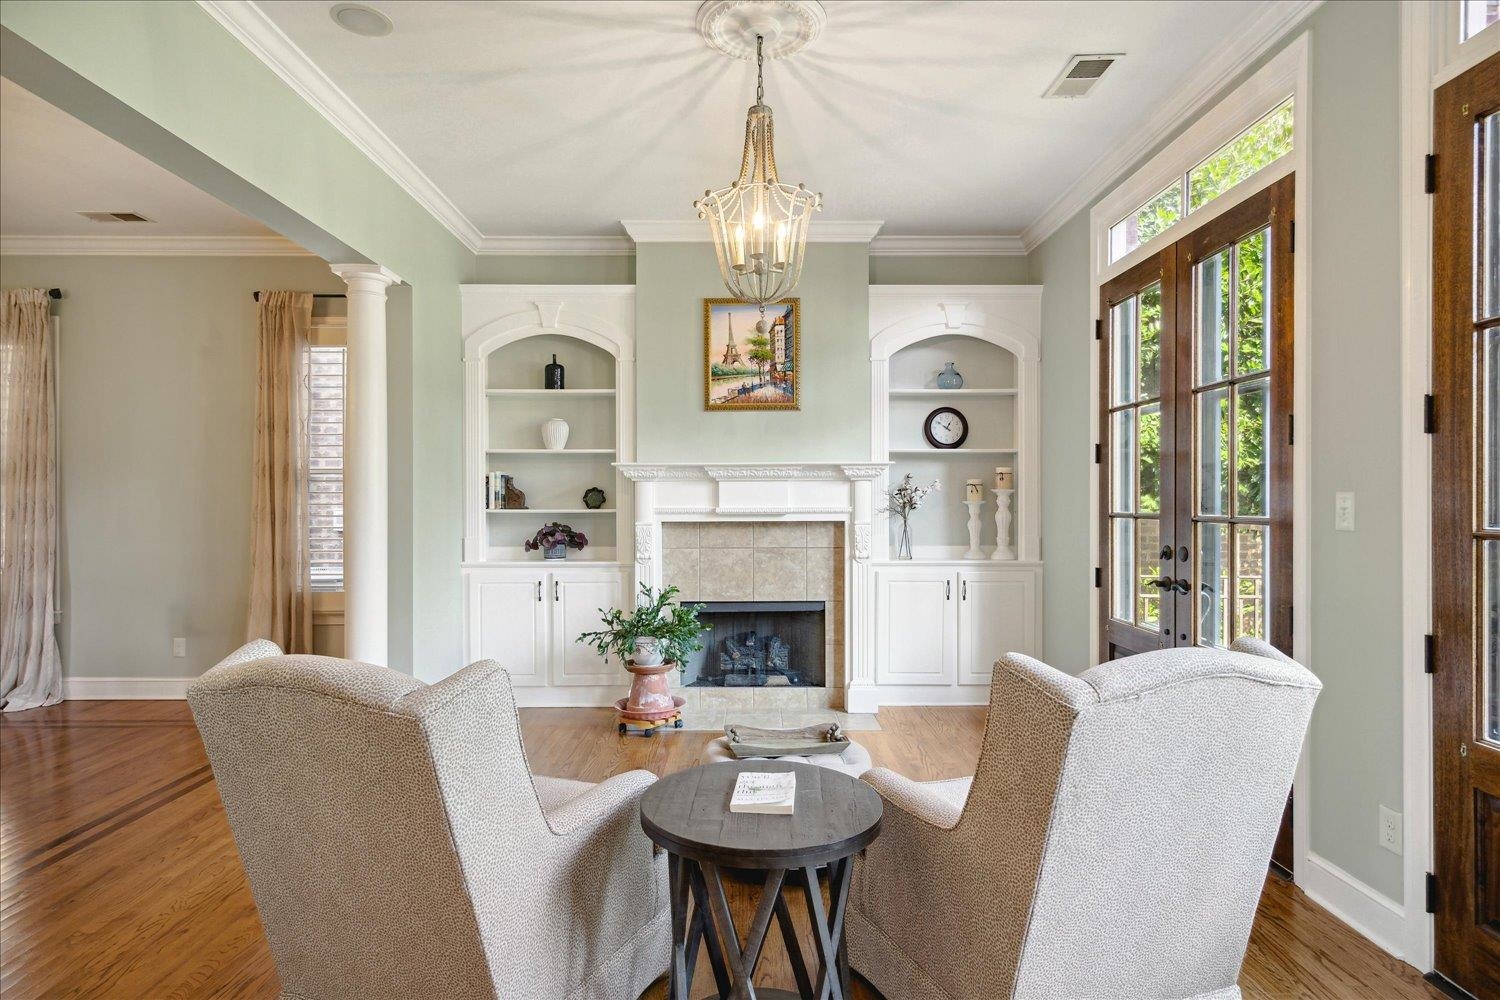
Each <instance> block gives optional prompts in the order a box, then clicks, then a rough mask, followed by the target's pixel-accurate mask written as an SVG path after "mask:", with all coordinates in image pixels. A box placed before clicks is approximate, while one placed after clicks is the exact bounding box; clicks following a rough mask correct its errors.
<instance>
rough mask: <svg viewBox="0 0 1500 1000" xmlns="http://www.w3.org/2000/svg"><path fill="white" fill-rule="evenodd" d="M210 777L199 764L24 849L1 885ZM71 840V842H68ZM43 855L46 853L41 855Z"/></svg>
mask: <svg viewBox="0 0 1500 1000" xmlns="http://www.w3.org/2000/svg"><path fill="white" fill-rule="evenodd" d="M213 778H214V776H213V772H212V770H211V769H210V768H209V765H207V764H204V765H202V766H200V767H196V768H194V769H193V770H191V771H189V772H188V773H186V774H184V775H182V776H180V777H178V778H174V779H173V780H171V781H169V782H167V783H166V784H165V785H162V786H160V787H159V788H155V789H152V790H151V791H149V792H146V793H145V794H143V795H138V796H136V797H135V798H133V799H131V800H130V801H129V802H126V803H125V804H124V805H122V806H119V807H118V808H116V809H112V810H110V811H109V812H107V813H105V814H104V815H103V816H99V817H96V818H95V819H92V820H90V821H89V822H87V823H84V824H82V825H80V826H77V827H74V828H73V829H71V830H69V831H68V832H67V833H64V834H62V835H61V836H58V837H55V838H53V839H52V840H50V841H48V842H47V843H45V844H42V845H41V846H39V847H34V848H32V849H31V850H29V851H27V852H26V853H25V854H23V855H21V856H20V857H19V858H17V859H16V860H15V861H14V862H12V866H13V867H12V870H11V873H10V874H9V875H8V876H7V877H6V878H5V880H4V881H3V882H0V888H4V889H7V890H9V889H11V888H14V887H15V885H16V883H17V882H19V881H20V880H21V879H23V878H25V877H26V876H28V875H33V874H35V873H36V872H39V871H41V870H42V869H44V868H47V867H48V866H50V865H53V864H55V863H57V862H58V861H61V860H62V859H63V858H66V857H68V856H69V855H71V854H73V853H74V852H76V851H78V850H81V849H82V848H84V847H87V846H88V845H89V844H92V843H94V842H95V841H97V840H98V839H99V838H101V837H105V836H108V835H109V834H111V833H114V832H115V831H116V830H118V829H120V828H121V827H123V826H127V825H129V824H130V823H133V822H135V821H136V820H138V819H140V818H141V817H142V816H145V815H148V814H149V813H152V812H154V811H155V810H157V809H159V808H161V807H162V806H164V805H166V804H167V803H168V802H171V801H172V800H173V799H177V798H180V797H181V796H183V795H186V794H187V793H188V792H191V791H192V790H193V789H195V788H198V787H200V786H202V785H204V784H205V783H207V782H210V781H212V780H213ZM111 820H116V822H110V821H111ZM104 823H109V826H107V827H105V828H104V829H102V830H99V831H98V832H96V833H94V834H93V835H91V836H89V837H86V838H84V839H83V840H75V839H74V838H77V837H81V836H82V835H83V834H85V833H88V832H89V831H90V830H93V829H94V828H95V827H97V826H100V825H101V824H104ZM70 841H73V842H72V843H69V842H70ZM59 847H62V848H64V849H63V850H60V851H58V850H57V849H58V848H59ZM52 851H56V852H57V853H55V854H49V852H52ZM43 855H48V856H47V857H45V858H43ZM37 859H41V860H40V861H39V862H38V863H37V864H30V862H32V861H34V860H37ZM28 865H29V867H28Z"/></svg>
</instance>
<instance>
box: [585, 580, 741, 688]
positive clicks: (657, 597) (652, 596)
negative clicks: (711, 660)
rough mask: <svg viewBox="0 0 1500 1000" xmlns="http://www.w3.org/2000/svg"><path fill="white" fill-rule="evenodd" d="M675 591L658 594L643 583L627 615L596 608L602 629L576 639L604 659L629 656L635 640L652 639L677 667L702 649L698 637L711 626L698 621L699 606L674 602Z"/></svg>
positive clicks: (625, 658) (673, 588)
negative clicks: (638, 597) (633, 606)
mask: <svg viewBox="0 0 1500 1000" xmlns="http://www.w3.org/2000/svg"><path fill="white" fill-rule="evenodd" d="M678 593H679V591H678V590H677V588H676V587H667V588H666V589H664V590H663V591H662V592H661V593H659V594H658V593H655V592H654V591H653V590H652V589H651V587H650V586H649V585H647V584H644V583H643V584H641V597H640V600H638V601H637V602H636V606H635V610H634V611H632V612H631V613H630V614H628V615H627V614H625V613H624V612H623V611H621V610H620V609H619V608H610V609H608V610H605V609H604V608H600V609H599V614H600V615H601V616H603V620H602V623H603V625H604V628H602V629H600V630H598V631H597V632H585V633H583V634H582V635H580V636H579V637H578V641H579V642H582V643H587V644H588V645H590V646H593V647H594V648H595V649H597V650H599V653H600V654H601V655H602V656H603V657H604V659H605V660H606V661H608V660H609V658H610V657H611V656H618V657H619V658H620V659H621V660H628V659H630V657H631V655H632V654H633V653H634V652H635V641H636V640H637V639H655V640H656V641H657V643H658V644H659V645H660V647H661V652H662V656H663V657H664V658H665V659H666V661H667V662H668V663H675V664H677V667H678V669H679V670H680V669H682V665H683V662H684V661H685V660H686V659H687V658H688V656H689V655H690V654H692V653H696V652H697V651H698V650H700V649H702V648H703V643H701V642H699V641H698V640H699V637H700V636H701V635H702V634H703V633H704V632H707V631H708V630H709V629H711V628H712V627H713V626H712V625H704V624H703V623H702V622H700V621H699V620H698V612H699V611H702V610H703V605H701V604H674V603H673V598H675V597H677V595H678Z"/></svg>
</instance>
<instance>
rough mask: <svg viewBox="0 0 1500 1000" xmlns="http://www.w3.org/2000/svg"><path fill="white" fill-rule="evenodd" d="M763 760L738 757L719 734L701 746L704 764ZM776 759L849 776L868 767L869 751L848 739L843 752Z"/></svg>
mask: <svg viewBox="0 0 1500 1000" xmlns="http://www.w3.org/2000/svg"><path fill="white" fill-rule="evenodd" d="M740 759H744V760H764V759H765V758H759V757H746V758H739V757H736V756H735V755H734V754H732V753H730V751H729V741H728V740H727V739H726V738H724V737H723V736H720V737H719V738H718V739H716V740H710V741H709V743H708V746H706V747H704V748H703V762H704V763H705V764H717V763H720V762H722V761H733V760H740ZM776 759H777V760H789V761H792V762H794V763H797V764H815V765H817V766H818V767H829V768H832V769H833V770H835V771H843V772H844V773H845V774H847V775H850V776H851V777H855V778H857V777H859V776H860V775H861V774H864V773H865V772H866V771H868V770H869V769H870V766H871V764H872V761H871V760H870V751H868V750H866V749H865V748H864V747H862V746H860V745H859V744H858V743H855V742H853V741H850V743H849V749H848V750H845V751H844V752H843V753H815V754H809V755H807V756H802V755H795V756H789V757H777V758H776Z"/></svg>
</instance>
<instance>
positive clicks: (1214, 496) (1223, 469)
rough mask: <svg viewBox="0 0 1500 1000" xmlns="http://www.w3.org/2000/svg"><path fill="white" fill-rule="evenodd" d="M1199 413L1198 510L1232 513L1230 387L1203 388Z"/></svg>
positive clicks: (1211, 512)
mask: <svg viewBox="0 0 1500 1000" xmlns="http://www.w3.org/2000/svg"><path fill="white" fill-rule="evenodd" d="M1194 402H1195V405H1196V407H1197V410H1198V413H1197V415H1196V424H1197V428H1198V441H1197V449H1198V513H1199V514H1216V515H1223V516H1226V517H1227V516H1228V515H1229V387H1228V386H1220V387H1219V388H1217V389H1209V390H1208V391H1207V392H1201V393H1199V394H1198V395H1197V397H1196V399H1195V401H1194Z"/></svg>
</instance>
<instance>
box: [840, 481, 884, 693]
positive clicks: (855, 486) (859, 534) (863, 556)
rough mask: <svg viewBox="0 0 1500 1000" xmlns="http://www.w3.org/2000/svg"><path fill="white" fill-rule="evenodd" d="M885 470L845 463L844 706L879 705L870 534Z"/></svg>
mask: <svg viewBox="0 0 1500 1000" xmlns="http://www.w3.org/2000/svg"><path fill="white" fill-rule="evenodd" d="M885 472H886V466H885V465H884V464H880V465H875V464H870V465H846V466H844V467H843V473H844V476H845V477H846V478H847V479H848V480H849V481H850V482H849V486H850V499H851V500H852V503H851V504H850V507H851V510H850V512H849V513H850V524H849V527H850V531H851V535H852V537H851V538H849V539H848V542H849V543H852V546H853V549H852V551H851V552H850V553H849V562H848V566H847V569H848V586H849V594H848V603H847V604H845V605H844V613H845V617H846V618H848V619H849V627H848V633H847V644H846V646H845V650H846V652H845V654H844V663H845V668H846V670H847V671H848V675H847V676H846V677H845V678H844V710H845V711H848V712H874V711H877V710H878V709H879V708H880V699H879V696H878V693H877V691H876V689H875V592H874V576H875V574H874V570H873V568H872V567H871V566H870V556H871V536H872V534H873V526H872V524H871V519H872V517H873V516H874V509H875V502H874V489H875V488H874V480H876V479H878V478H879V477H880V476H883V475H884V474H885Z"/></svg>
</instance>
